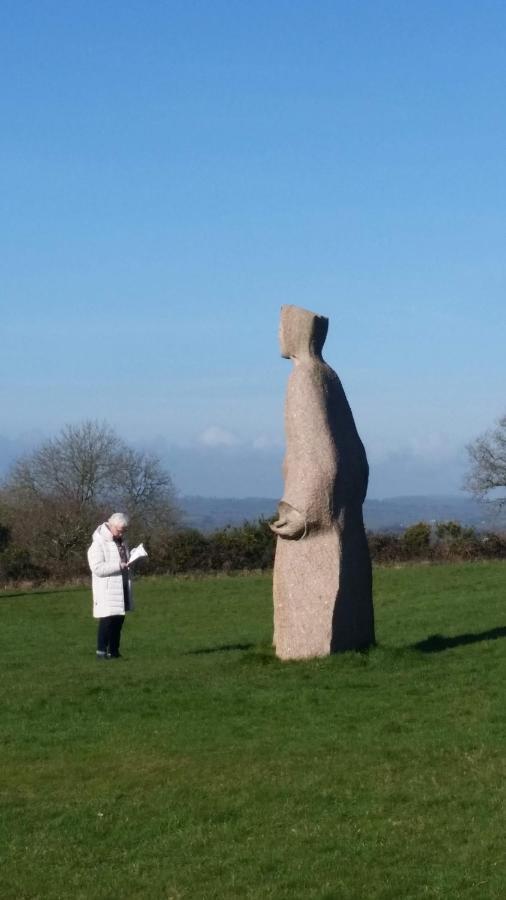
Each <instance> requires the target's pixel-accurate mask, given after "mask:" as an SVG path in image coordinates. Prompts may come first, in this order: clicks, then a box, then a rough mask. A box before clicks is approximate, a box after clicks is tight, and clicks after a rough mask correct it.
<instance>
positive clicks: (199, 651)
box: [184, 644, 255, 656]
mask: <svg viewBox="0 0 506 900" xmlns="http://www.w3.org/2000/svg"><path fill="white" fill-rule="evenodd" d="M254 646H255V645H254V644H220V645H219V646H218V647H199V648H198V649H197V650H187V651H186V653H185V654H184V655H185V656H200V655H201V654H202V653H227V652H230V651H231V650H236V651H237V650H251V649H252V647H254Z"/></svg>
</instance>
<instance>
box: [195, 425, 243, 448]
mask: <svg viewBox="0 0 506 900" xmlns="http://www.w3.org/2000/svg"><path fill="white" fill-rule="evenodd" d="M199 443H200V444H203V445H204V447H236V446H237V445H238V444H239V443H240V441H239V438H238V437H237V435H236V434H234V433H233V432H232V431H226V429H225V428H221V427H220V426H219V425H210V426H209V428H206V429H205V431H203V432H202V434H200V435H199Z"/></svg>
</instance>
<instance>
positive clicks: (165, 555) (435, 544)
mask: <svg viewBox="0 0 506 900" xmlns="http://www.w3.org/2000/svg"><path fill="white" fill-rule="evenodd" d="M368 540H369V547H370V551H371V557H372V560H373V562H375V563H378V564H387V565H388V564H393V563H402V562H410V561H420V560H428V561H433V562H445V561H459V560H477V559H492V558H503V559H504V558H506V535H505V534H495V533H488V534H481V533H478V532H476V531H474V529H472V528H465V527H463V526H461V525H460V524H459V523H457V522H442V523H439V524H437V525H436V526H431V525H429V524H427V523H426V522H419V523H418V524H416V525H412V526H410V527H409V528H406V530H405V531H404V532H403V533H402V534H393V533H386V532H384V533H379V532H371V533H369V534H368ZM147 549H148V551H149V560H148V562H147V563H145V564H144V566H143V571H144V572H146V573H151V574H173V575H176V574H185V573H192V572H193V573H206V572H209V573H212V572H229V571H258V570H266V569H270V568H271V567H272V565H273V562H274V552H275V540H274V537H273V534H272V532H271V530H270V528H269V522H268V521H267V520H264V519H261V520H259V521H258V522H254V523H253V522H245V523H244V525H242V526H241V527H235V528H232V527H229V528H223V529H220V530H219V531H214V532H212V533H211V534H203V533H202V532H200V531H198V530H196V529H193V528H185V529H179V530H177V531H174V532H172V533H170V534H167V535H165V536H164V537H163V540H159V541H158V542H157V543H154V542H153V543H152V545H148V547H147ZM87 574H88V570H87V565H86V555H85V552H83V553H82V554H81V555H80V556H79V559H78V560H75V561H74V562H73V563H72V564H71V563H69V564H68V565H67V568H66V571H64V572H63V573H62V572H61V571H58V572H55V571H51V570H50V569H49V568H45V567H44V566H41V565H37V564H35V563H34V561H33V559H32V557H31V555H30V553H29V551H27V550H25V549H19V548H16V547H15V546H13V545H12V544H11V543H10V541H9V535H8V532H7V530H6V529H2V526H0V583H4V584H6V583H16V582H20V581H30V582H34V583H41V582H43V581H46V580H51V581H55V580H63V581H68V580H71V579H73V578H76V577H77V578H78V577H82V576H86V575H87Z"/></svg>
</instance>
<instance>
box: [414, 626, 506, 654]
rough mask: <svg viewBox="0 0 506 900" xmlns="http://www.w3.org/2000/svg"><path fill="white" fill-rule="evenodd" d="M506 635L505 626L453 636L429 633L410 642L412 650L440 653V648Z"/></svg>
mask: <svg viewBox="0 0 506 900" xmlns="http://www.w3.org/2000/svg"><path fill="white" fill-rule="evenodd" d="M503 637H506V626H503V627H499V628H491V629H490V630H489V631H480V632H478V633H477V634H472V633H470V634H457V635H455V637H446V636H445V635H444V634H431V636H430V637H428V638H426V639H425V640H424V641H418V643H417V644H412V645H411V649H412V650H421V652H422V653H441V651H442V650H450V649H451V648H452V647H461V646H463V645H464V644H477V643H479V641H496V640H498V638H503Z"/></svg>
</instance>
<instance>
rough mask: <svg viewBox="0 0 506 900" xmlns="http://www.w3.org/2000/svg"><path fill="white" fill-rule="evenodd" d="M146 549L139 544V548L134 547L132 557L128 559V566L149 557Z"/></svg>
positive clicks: (131, 552) (131, 551)
mask: <svg viewBox="0 0 506 900" xmlns="http://www.w3.org/2000/svg"><path fill="white" fill-rule="evenodd" d="M147 555H148V554H147V553H146V551H145V549H144V544H139V545H138V546H137V547H134V548H133V550H130V556H129V557H128V564H129V565H130V563H133V562H135V560H136V559H142V557H143V556H147Z"/></svg>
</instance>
